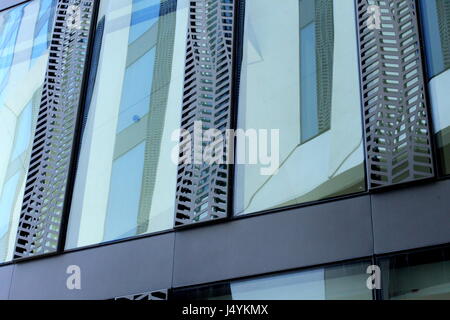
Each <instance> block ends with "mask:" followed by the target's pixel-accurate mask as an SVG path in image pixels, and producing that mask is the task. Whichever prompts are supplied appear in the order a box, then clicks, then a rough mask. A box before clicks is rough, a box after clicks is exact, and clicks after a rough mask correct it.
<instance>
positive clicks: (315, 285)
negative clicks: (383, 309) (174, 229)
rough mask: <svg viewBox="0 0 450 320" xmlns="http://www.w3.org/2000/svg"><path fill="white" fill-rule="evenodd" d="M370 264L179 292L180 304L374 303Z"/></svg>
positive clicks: (268, 277)
mask: <svg viewBox="0 0 450 320" xmlns="http://www.w3.org/2000/svg"><path fill="white" fill-rule="evenodd" d="M370 264H371V263H370V261H366V262H365V261H363V262H357V263H353V264H343V265H336V266H330V267H325V268H317V269H311V270H304V271H297V272H287V273H279V274H276V275H271V276H262V277H257V278H251V279H247V280H240V281H232V282H228V283H222V284H216V285H210V286H203V287H198V288H192V289H181V290H175V292H174V299H180V300H372V291H371V290H369V289H367V287H366V281H367V277H368V275H367V274H366V273H365V272H366V268H367V267H368V266H369V265H370Z"/></svg>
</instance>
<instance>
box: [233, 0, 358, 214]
mask: <svg viewBox="0 0 450 320" xmlns="http://www.w3.org/2000/svg"><path fill="white" fill-rule="evenodd" d="M245 12H246V17H245V28H244V43H243V58H242V70H241V81H240V90H239V106H238V111H237V112H238V125H237V126H238V128H239V129H243V130H246V132H248V130H259V132H261V130H264V129H266V130H277V129H278V130H279V144H278V147H279V148H278V149H279V153H277V152H275V153H277V154H279V159H278V160H279V161H278V163H279V165H278V167H277V169H278V170H277V172H275V173H274V174H272V175H264V174H262V170H261V169H264V168H265V167H266V165H265V164H245V165H244V164H242V161H239V160H238V161H237V165H236V177H235V196H234V199H235V201H234V207H235V208H234V211H235V214H238V215H239V214H247V213H253V212H258V211H262V210H267V209H272V208H278V207H283V206H288V205H294V204H299V203H305V202H310V201H315V200H320V199H325V198H330V197H335V196H339V195H345V194H351V193H356V192H361V191H364V190H365V169H364V153H363V134H362V125H361V100H360V85H359V70H358V55H357V54H358V48H357V35H356V26H355V19H356V16H355V5H354V1H353V0H334V1H330V0H285V1H282V2H274V1H272V0H247V1H246V8H245ZM259 138H260V139H261V135H259ZM250 139H251V137H250V135H248V136H247V138H246V139H238V140H237V147H236V159H243V158H247V159H249V158H250V157H249V154H250V147H249V146H251V143H252V142H251V141H250ZM273 143H276V140H274V141H272V142H271V144H272V147H273V146H274V145H273ZM260 146H261V141H260ZM273 150H275V151H276V149H273ZM261 151H262V150H259V152H260V156H261ZM272 156H274V154H272ZM246 163H251V162H249V161H246ZM255 163H256V162H255ZM260 163H261V162H260Z"/></svg>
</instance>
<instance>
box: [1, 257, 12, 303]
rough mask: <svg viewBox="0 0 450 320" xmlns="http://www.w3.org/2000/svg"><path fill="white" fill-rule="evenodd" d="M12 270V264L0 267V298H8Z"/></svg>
mask: <svg viewBox="0 0 450 320" xmlns="http://www.w3.org/2000/svg"><path fill="white" fill-rule="evenodd" d="M13 272H14V265H8V266H4V267H0V300H7V299H8V298H9V289H10V286H11V278H12V275H13Z"/></svg>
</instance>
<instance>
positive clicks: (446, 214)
mask: <svg viewBox="0 0 450 320" xmlns="http://www.w3.org/2000/svg"><path fill="white" fill-rule="evenodd" d="M449 195H450V181H449V180H446V181H440V182H433V183H427V184H424V185H421V186H414V187H408V188H405V189H400V190H395V191H390V192H386V193H380V194H374V195H372V212H373V225H374V240H375V245H374V247H375V253H376V254H383V253H390V252H395V251H402V250H407V249H413V248H420V247H425V246H433V245H440V244H445V243H450V196H449Z"/></svg>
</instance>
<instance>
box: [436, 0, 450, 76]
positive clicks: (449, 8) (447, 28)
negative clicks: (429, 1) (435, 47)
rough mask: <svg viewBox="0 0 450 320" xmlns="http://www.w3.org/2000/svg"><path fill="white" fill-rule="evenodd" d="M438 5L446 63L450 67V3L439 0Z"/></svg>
mask: <svg viewBox="0 0 450 320" xmlns="http://www.w3.org/2000/svg"><path fill="white" fill-rule="evenodd" d="M436 7H437V8H436V9H437V19H438V24H439V34H440V37H441V43H442V54H443V56H444V57H443V58H444V65H445V67H446V68H450V3H449V2H448V1H445V0H437V1H436Z"/></svg>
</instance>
